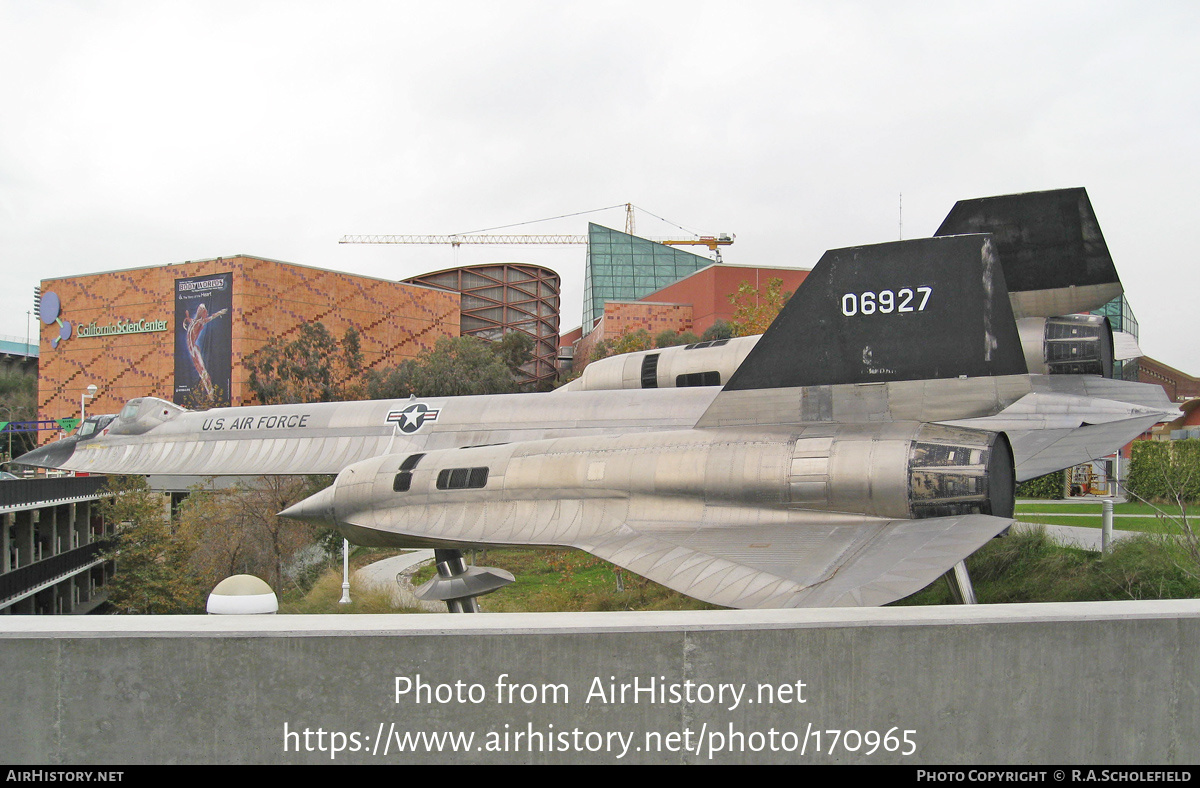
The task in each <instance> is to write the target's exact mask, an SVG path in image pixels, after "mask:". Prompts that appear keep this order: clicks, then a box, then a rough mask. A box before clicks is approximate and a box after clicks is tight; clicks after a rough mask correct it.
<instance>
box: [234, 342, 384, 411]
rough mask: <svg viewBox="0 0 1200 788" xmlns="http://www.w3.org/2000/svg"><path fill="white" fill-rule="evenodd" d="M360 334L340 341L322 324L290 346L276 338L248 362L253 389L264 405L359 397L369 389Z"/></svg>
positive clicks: (334, 400)
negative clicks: (366, 384)
mask: <svg viewBox="0 0 1200 788" xmlns="http://www.w3.org/2000/svg"><path fill="white" fill-rule="evenodd" d="M362 365H363V359H362V350H361V347H360V342H359V336H358V332H357V331H355V330H354V329H353V328H350V329H347V331H346V333H345V334H344V335H343V337H342V341H341V342H338V341H337V340H336V339H334V337H333V335H332V334H330V333H329V330H328V329H326V328H325V326H324V325H323V324H322V323H305V324H303V325H302V326H300V332H299V335H298V336H297V337H296V338H295V339H293V340H291V341H289V342H285V341H284V340H283V338H282V337H275V338H274V339H272V340H271V341H270V342H268V343H267V344H266V345H264V346H262V347H261V348H259V349H258V350H257V351H256V352H255V353H254V354H253V355H252V356H250V358H249V359H247V361H246V368H247V369H248V370H249V371H250V389H251V391H253V392H254V395H255V396H256V397H257V398H258V401H259V402H261V403H262V404H264V405H280V404H285V403H294V402H337V401H340V400H347V399H357V398H359V397H361V396H362V393H363V390H364V380H363V375H362V373H363V366H362Z"/></svg>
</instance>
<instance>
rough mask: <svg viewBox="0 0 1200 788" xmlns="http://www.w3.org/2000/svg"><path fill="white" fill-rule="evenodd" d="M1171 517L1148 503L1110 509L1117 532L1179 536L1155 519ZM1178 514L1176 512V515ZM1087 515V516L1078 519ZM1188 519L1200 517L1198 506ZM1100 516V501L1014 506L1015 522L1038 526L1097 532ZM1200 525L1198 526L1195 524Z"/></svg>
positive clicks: (1177, 530)
mask: <svg viewBox="0 0 1200 788" xmlns="http://www.w3.org/2000/svg"><path fill="white" fill-rule="evenodd" d="M1160 510H1161V511H1162V512H1165V513H1166V514H1167V515H1170V514H1171V509H1170V507H1168V506H1162V507H1158V508H1155V507H1154V506H1151V505H1150V504H1147V503H1141V502H1140V501H1139V502H1129V503H1119V504H1116V505H1115V506H1114V507H1113V514H1114V515H1124V516H1116V517H1113V528H1115V529H1117V530H1118V531H1145V532H1146V533H1152V534H1163V533H1166V534H1172V533H1174V534H1177V533H1180V528H1179V526H1178V525H1176V524H1174V523H1172V522H1171V521H1170V520H1166V521H1164V520H1163V519H1161V518H1160V517H1159V516H1158V512H1159V511H1160ZM1177 514H1178V513H1177V512H1176V515H1177ZM1080 515H1086V516H1080ZM1188 515H1189V517H1190V516H1193V515H1196V516H1197V517H1200V506H1198V505H1192V506H1189V507H1188ZM1102 516H1103V510H1102V505H1101V503H1100V501H1095V502H1087V503H1083V502H1070V503H1067V502H1059V501H1026V502H1021V503H1018V504H1017V506H1016V518H1017V519H1018V520H1020V521H1021V522H1024V523H1039V524H1041V525H1073V526H1077V527H1080V528H1099V527H1101V525H1102V522H1101V519H1102ZM1197 524H1198V525H1200V523H1197Z"/></svg>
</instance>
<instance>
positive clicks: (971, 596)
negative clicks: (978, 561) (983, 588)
mask: <svg viewBox="0 0 1200 788" xmlns="http://www.w3.org/2000/svg"><path fill="white" fill-rule="evenodd" d="M946 582H947V583H949V584H950V596H951V597H953V598H954V602H955V604H959V605H977V604H979V601H978V600H977V599H976V598H975V587H974V586H972V585H971V576H970V575H969V574H967V562H966V561H959V562H958V563H957V564H955V565H954V568H953V569H951V570H950V571H949V572H947V573H946Z"/></svg>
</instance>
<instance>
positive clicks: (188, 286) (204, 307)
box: [175, 273, 233, 407]
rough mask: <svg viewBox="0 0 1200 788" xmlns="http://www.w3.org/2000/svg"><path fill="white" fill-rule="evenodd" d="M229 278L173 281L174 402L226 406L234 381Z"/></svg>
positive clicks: (213, 275) (231, 284) (218, 277)
mask: <svg viewBox="0 0 1200 788" xmlns="http://www.w3.org/2000/svg"><path fill="white" fill-rule="evenodd" d="M232 315H233V274H232V273H225V274H212V275H209V276H193V277H189V278H187V279H176V280H175V402H176V404H179V405H183V406H184V407H211V406H218V405H228V404H229V391H230V384H231V382H232V377H233V372H232V371H233V326H232Z"/></svg>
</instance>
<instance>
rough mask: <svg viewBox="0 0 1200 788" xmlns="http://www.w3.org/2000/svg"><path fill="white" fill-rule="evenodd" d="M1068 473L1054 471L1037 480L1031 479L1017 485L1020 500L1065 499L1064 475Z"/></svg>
mask: <svg viewBox="0 0 1200 788" xmlns="http://www.w3.org/2000/svg"><path fill="white" fill-rule="evenodd" d="M1065 473H1066V471H1054V472H1053V473H1047V474H1046V475H1045V476H1038V477H1037V478H1036V479H1029V480H1027V481H1023V482H1021V483H1020V484H1018V485H1017V497H1018V498H1046V499H1050V500H1058V499H1060V498H1062V497H1063V474H1065Z"/></svg>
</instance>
